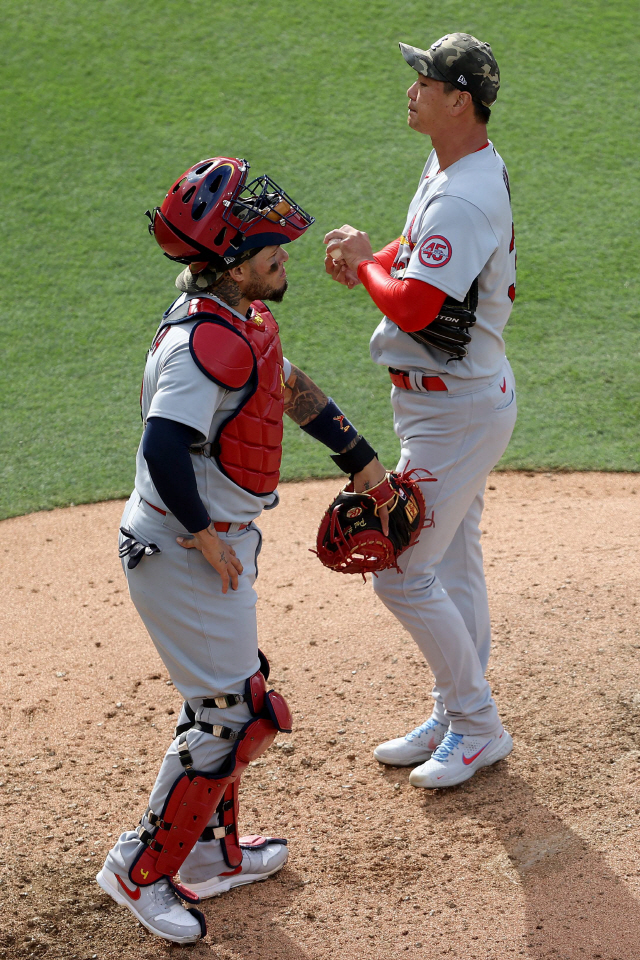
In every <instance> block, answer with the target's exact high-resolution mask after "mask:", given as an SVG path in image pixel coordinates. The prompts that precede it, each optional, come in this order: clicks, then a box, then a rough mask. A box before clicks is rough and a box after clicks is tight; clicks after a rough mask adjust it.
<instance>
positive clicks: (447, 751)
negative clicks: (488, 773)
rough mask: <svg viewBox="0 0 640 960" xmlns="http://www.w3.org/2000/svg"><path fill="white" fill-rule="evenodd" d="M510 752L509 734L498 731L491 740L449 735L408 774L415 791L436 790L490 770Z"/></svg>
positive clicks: (511, 743) (488, 738) (504, 731)
mask: <svg viewBox="0 0 640 960" xmlns="http://www.w3.org/2000/svg"><path fill="white" fill-rule="evenodd" d="M512 750H513V740H512V739H511V734H509V733H507V731H506V730H504V729H501V730H500V731H498V732H496V733H495V734H494V735H493V736H491V737H486V736H482V737H476V736H474V735H472V734H461V733H452V732H451V731H450V732H449V733H448V734H447V735H446V737H445V738H444V740H443V741H442V743H441V744H440V746H439V747H438V748H437V750H435V751H434V752H433V754H432V756H431V759H430V760H427V762H426V763H423V764H421V766H419V767H416V768H415V770H412V771H411V776H410V777H409V783H410V784H411V785H412V786H414V787H426V788H427V789H429V790H437V789H439V788H441V787H455V786H456V785H457V784H459V783H464V781H465V780H469V778H470V777H472V776H473V775H474V773H476V772H477V771H478V770H479V769H480V768H481V767H490V766H491V764H492V763H497V762H498V760H502V759H503V758H504V757H507V756H508V755H509V754H510V753H511V751H512Z"/></svg>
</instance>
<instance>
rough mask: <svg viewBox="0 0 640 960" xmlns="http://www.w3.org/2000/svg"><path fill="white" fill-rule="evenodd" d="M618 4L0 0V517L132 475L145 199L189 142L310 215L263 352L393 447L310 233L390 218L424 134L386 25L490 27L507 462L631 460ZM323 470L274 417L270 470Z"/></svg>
mask: <svg viewBox="0 0 640 960" xmlns="http://www.w3.org/2000/svg"><path fill="white" fill-rule="evenodd" d="M637 20H638V18H637V10H636V7H635V4H632V3H631V2H630V0H616V2H610V3H607V2H603V0H600V2H595V0H583V2H566V3H565V4H564V5H563V6H562V7H560V6H559V5H557V4H552V3H551V2H548V0H538V2H534V0H525V2H523V3H521V4H517V5H514V4H511V3H506V2H497V3H494V4H491V5H489V6H487V5H486V4H485V3H480V2H477V0H470V2H467V3H462V2H461V0H452V2H450V3H448V4H447V5H446V8H445V7H444V6H443V5H440V6H438V7H437V8H436V9H435V10H434V12H433V14H432V13H431V12H430V7H429V5H425V4H424V3H419V2H416V0H406V2H403V3H402V4H399V3H398V4H394V3H392V4H389V3H387V2H381V0H369V2H366V3H365V2H364V0H362V2H358V0H352V2H351V3H347V4H344V3H338V2H336V0H323V2H322V3H318V2H310V0H299V2H279V3H278V2H271V3H257V2H250V0H249V2H244V3H243V4H242V5H228V4H223V3H219V2H217V0H213V2H212V0H207V2H205V0H181V2H175V0H154V2H141V0H137V2H136V0H127V2H126V3H125V2H124V0H84V2H79V0H66V2H64V0H49V2H48V3H45V2H43V0H32V2H31V3H30V4H28V5H26V4H24V3H22V2H17V0H3V3H2V5H1V7H0V30H1V33H2V47H3V57H2V63H1V65H0V76H1V79H2V87H3V91H4V96H3V100H4V104H3V106H4V110H3V112H2V115H1V117H0V140H1V142H2V152H1V155H0V183H1V187H0V189H1V190H2V226H3V238H4V243H3V256H2V263H1V264H0V297H1V301H2V302H1V304H0V317H1V318H2V319H1V323H2V339H1V349H2V354H3V356H2V371H3V376H2V379H1V382H0V391H1V394H0V396H1V402H2V410H3V421H2V422H3V428H2V431H1V432H0V456H1V458H2V459H1V464H0V516H11V515H15V514H20V513H24V512H27V511H30V510H35V509H39V508H46V507H51V506H54V505H58V504H65V503H69V502H82V501H92V500H99V499H105V498H110V497H116V496H123V495H125V494H128V492H129V490H130V488H131V485H132V480H133V467H134V453H135V449H136V446H137V442H138V439H139V433H140V421H139V415H138V409H137V396H138V389H139V382H140V377H141V373H142V365H143V361H144V354H145V350H146V347H147V345H148V342H149V339H150V337H151V335H152V333H153V330H154V329H155V325H156V323H157V321H158V318H159V315H160V312H161V311H162V309H163V308H164V307H165V306H166V305H167V303H168V302H170V300H171V299H172V296H173V279H174V276H175V273H176V271H175V269H174V267H173V265H171V264H170V263H168V262H167V261H166V260H164V259H163V258H162V256H161V255H160V252H159V250H158V248H157V246H156V245H155V244H154V242H153V241H152V240H151V239H150V238H149V237H148V236H147V234H146V230H145V223H146V221H145V219H144V217H143V213H144V210H145V209H146V208H147V207H148V206H151V205H153V204H155V203H158V202H159V201H160V200H161V199H162V197H163V196H164V192H165V190H166V189H167V187H168V186H169V184H170V183H171V182H172V180H173V179H174V178H175V177H176V176H177V175H178V174H179V173H180V172H181V171H182V170H183V169H184V168H185V167H187V166H188V165H190V164H191V163H193V162H195V161H196V160H198V159H201V158H203V157H205V156H210V155H212V154H216V153H228V154H230V155H232V156H245V157H248V158H249V159H250V161H251V163H252V170H253V171H254V172H256V173H260V172H263V171H268V172H269V173H270V174H271V175H272V176H273V177H274V178H275V179H276V180H277V181H278V182H280V183H282V185H283V186H285V187H286V189H287V190H288V191H289V192H290V193H291V194H292V195H293V196H294V197H295V198H296V199H297V200H298V201H299V202H300V203H301V204H302V205H303V206H304V207H306V208H307V209H308V210H310V211H311V212H312V213H313V214H314V215H315V216H316V218H317V224H316V225H315V226H314V227H313V228H312V229H311V230H310V231H309V232H308V233H307V234H306V235H305V236H304V237H303V238H302V239H301V240H300V241H299V242H297V243H296V244H295V246H294V247H292V248H291V250H290V252H291V254H292V256H291V260H290V269H289V274H290V278H291V289H290V292H289V294H288V295H287V298H286V300H285V301H284V303H283V304H282V305H281V306H280V307H279V308H278V310H277V314H278V318H279V320H280V321H281V328H282V336H283V342H284V348H285V353H286V355H287V356H289V358H290V359H292V360H293V361H294V362H295V363H297V364H298V365H299V366H301V367H303V368H304V369H306V370H307V372H309V373H310V374H311V375H312V376H313V377H314V378H315V379H317V380H318V382H319V383H320V384H321V385H322V386H323V387H324V388H325V389H326V390H327V392H329V393H331V394H332V395H333V396H334V397H335V398H336V400H337V401H338V402H339V403H340V404H341V405H342V406H343V407H344V408H345V410H346V411H347V412H348V413H349V414H350V415H351V416H352V417H353V419H354V420H355V421H356V423H357V425H358V427H359V428H360V429H361V430H362V431H363V432H365V433H366V435H367V437H368V438H369V439H370V440H371V441H372V442H373V443H375V445H376V446H377V448H378V449H379V451H380V453H381V455H382V456H383V457H384V458H385V459H386V460H387V461H388V462H389V463H392V462H393V460H394V457H395V455H396V452H397V442H396V440H395V438H394V436H393V432H392V429H391V418H390V411H389V407H388V400H387V396H388V389H389V382H388V380H387V378H386V377H385V376H384V373H383V371H382V370H380V368H377V367H375V366H374V365H373V364H372V363H371V362H370V361H369V359H368V346H367V345H368V339H369V336H370V333H371V331H372V330H373V328H374V327H375V325H376V323H377V321H378V313H377V311H376V309H375V308H374V307H373V306H372V304H371V303H370V301H369V300H368V298H367V297H366V294H364V292H363V291H361V290H356V291H353V292H352V293H348V292H347V291H344V290H343V289H341V288H338V287H337V285H335V284H331V283H330V281H329V279H328V278H327V277H325V275H324V274H323V273H322V268H321V258H322V244H321V240H322V236H323V234H324V233H325V231H326V230H327V229H330V228H331V227H334V226H336V225H340V224H342V223H344V222H351V223H353V224H355V225H357V226H359V227H361V228H362V229H366V230H367V231H368V232H369V233H370V235H371V237H372V240H373V242H374V243H375V244H380V245H382V244H383V243H384V242H386V241H387V240H389V239H392V238H393V237H394V236H397V235H398V233H399V231H400V229H401V228H402V225H403V221H404V215H405V211H406V207H407V204H408V201H409V199H410V197H411V195H412V193H413V189H414V186H415V183H416V179H417V176H418V174H419V171H420V169H421V166H422V163H423V161H424V157H425V155H426V152H427V150H428V147H429V142H428V140H427V139H426V138H424V137H420V136H419V135H417V134H415V133H413V132H412V131H410V130H408V129H407V127H406V123H405V116H406V114H405V104H406V98H405V90H406V88H407V86H408V85H409V83H410V81H411V79H412V71H410V70H409V68H408V67H407V66H406V64H405V63H404V61H403V60H402V58H401V56H400V54H399V53H398V51H397V41H398V40H401V39H402V40H405V41H407V42H410V43H414V44H416V45H426V44H428V43H429V42H430V41H432V40H433V39H435V38H437V37H438V36H440V35H442V34H443V33H445V32H447V31H450V30H455V29H461V30H467V31H469V32H472V33H474V34H476V35H478V36H480V37H481V38H483V39H489V40H490V41H491V43H492V45H493V48H494V51H495V53H496V56H497V58H498V61H499V63H500V66H501V71H502V77H503V87H502V91H501V95H500V100H499V105H498V106H497V107H496V109H495V111H494V116H493V118H492V120H491V125H490V134H491V136H492V139H493V140H494V141H495V143H496V146H497V147H498V149H499V151H500V152H501V154H502V156H503V157H504V158H505V160H506V162H507V164H508V167H509V172H510V176H511V184H512V192H513V202H514V214H515V221H516V237H517V245H518V263H519V272H518V297H517V300H516V304H515V308H514V311H513V314H512V319H511V322H510V325H509V327H508V328H507V341H508V351H509V355H510V357H511V359H512V363H513V366H514V368H515V371H516V376H517V379H518V385H519V410H520V419H519V422H518V426H517V429H516V433H515V435H514V438H513V441H512V443H511V446H510V447H509V450H508V451H507V454H506V455H505V457H504V459H503V461H502V466H503V467H523V468H524V467H526V468H576V469H607V470H638V469H640V464H639V459H638V450H637V430H638V428H637V423H638V417H639V414H640V396H639V388H638V372H637V371H638V356H639V353H640V324H639V323H638V308H637V299H638V295H639V292H640V290H639V283H638V273H637V264H638V259H639V258H638V243H637V240H636V235H635V232H634V226H635V224H634V220H636V219H637V209H638V204H637V198H638V161H637V158H636V148H635V142H634V141H635V138H636V131H637V129H638V98H637V90H636V84H635V82H634V77H635V73H636V64H637V53H636V51H637V42H638V36H637ZM332 472H334V468H333V465H332V463H331V461H330V460H329V459H328V457H327V455H326V452H325V451H324V449H323V448H321V447H320V446H319V445H316V444H314V443H313V442H312V441H310V440H309V439H308V438H307V437H306V435H304V434H302V433H301V431H299V430H297V429H295V428H289V426H288V425H287V432H286V452H285V459H284V477H285V478H292V477H303V476H309V475H313V476H321V475H326V474H328V473H332Z"/></svg>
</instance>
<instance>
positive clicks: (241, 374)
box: [189, 320, 255, 390]
mask: <svg viewBox="0 0 640 960" xmlns="http://www.w3.org/2000/svg"><path fill="white" fill-rule="evenodd" d="M189 349H190V351H191V356H192V357H193V359H194V361H195V363H196V365H197V366H198V368H199V369H200V370H201V371H202V372H203V373H204V374H205V376H207V377H209V379H210V380H213V381H214V383H217V384H218V385H219V386H221V387H224V388H225V389H226V390H240V389H241V388H242V387H244V385H245V384H246V382H247V381H248V379H249V377H250V376H251V374H252V373H253V369H254V366H255V358H254V355H253V351H252V349H251V347H250V346H249V343H248V342H247V341H246V340H245V338H244V337H243V336H242V334H240V333H239V332H238V331H237V330H235V329H234V328H233V327H232V326H230V325H229V324H227V323H225V322H224V321H221V320H219V321H216V320H201V321H200V322H199V323H196V324H195V326H194V327H193V329H192V331H191V337H190V338H189Z"/></svg>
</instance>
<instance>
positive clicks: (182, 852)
mask: <svg viewBox="0 0 640 960" xmlns="http://www.w3.org/2000/svg"><path fill="white" fill-rule="evenodd" d="M256 678H259V679H256ZM246 689H247V694H250V695H251V699H250V700H247V701H246V702H247V703H248V705H249V709H250V711H251V713H252V714H253V719H251V720H249V721H248V723H246V724H245V725H244V727H242V728H241V729H240V730H239V731H235V730H231V729H230V728H228V727H222V726H216V725H212V724H206V723H202V722H200V721H198V722H197V723H195V724H194V726H195V727H196V729H201V730H204V731H205V732H207V733H211V734H212V735H213V736H220V737H223V738H225V739H229V740H233V741H234V745H233V747H232V749H231V751H230V753H229V755H228V757H227V758H226V760H225V762H224V763H223V765H222V767H221V769H220V770H218V771H217V772H216V773H215V774H209V773H206V772H202V771H197V770H194V769H193V763H192V758H191V755H190V753H189V749H188V745H187V743H186V737H187V733H186V731H185V732H184V733H182V734H181V735H180V737H179V740H180V741H182V743H181V744H180V745H179V747H178V751H179V756H180V761H181V763H182V765H183V766H184V768H185V772H184V773H183V774H181V776H179V777H178V779H177V780H176V781H175V783H174V784H173V786H172V787H171V790H170V791H169V794H168V796H167V798H166V800H165V802H164V804H163V807H162V811H161V813H160V814H159V815H157V814H155V813H153V811H148V812H147V819H148V820H149V822H150V823H151V824H152V825H153V827H154V831H153V834H151V833H149V831H147V830H146V829H144V828H139V830H138V835H139V837H140V839H141V840H142V841H143V843H144V846H143V847H142V849H141V851H140V853H139V854H138V855H137V857H136V858H135V860H134V862H133V864H132V865H131V868H130V870H129V879H130V880H131V882H132V883H134V884H137V885H138V886H141V887H144V886H149V885H150V884H152V883H155V881H156V880H159V879H160V877H163V876H168V877H172V876H173V875H174V874H175V873H177V871H178V870H179V869H180V867H181V865H182V864H183V863H184V861H185V860H186V858H187V856H188V855H189V853H190V852H191V850H192V849H193V847H194V845H195V843H196V842H197V840H198V839H199V838H200V837H201V836H202V835H203V833H204V831H205V828H206V826H207V824H208V822H209V820H210V819H211V817H212V815H213V813H214V811H215V810H218V814H219V826H218V827H214V828H212V830H211V832H212V836H211V837H207V839H219V840H220V841H221V847H222V852H223V856H224V858H225V861H226V862H227V864H228V865H229V866H231V867H236V866H238V865H239V864H240V863H241V861H242V851H241V849H240V846H239V836H238V827H237V821H238V786H239V781H240V777H241V776H242V773H243V772H244V770H245V769H246V767H247V765H248V764H249V763H250V762H251V761H252V760H255V759H256V758H257V757H259V756H261V754H263V753H264V752H265V751H266V750H268V748H269V747H270V746H271V744H272V743H273V741H274V740H275V737H276V734H277V733H278V731H282V732H285V733H290V732H291V714H290V712H289V708H288V706H287V702H286V700H285V699H284V697H283V696H282V695H281V694H278V693H276V692H275V691H274V690H270V691H268V692H267V691H266V688H265V678H264V675H263V674H262V673H261V672H258V673H257V674H254V675H253V677H249V679H248V680H247V688H246Z"/></svg>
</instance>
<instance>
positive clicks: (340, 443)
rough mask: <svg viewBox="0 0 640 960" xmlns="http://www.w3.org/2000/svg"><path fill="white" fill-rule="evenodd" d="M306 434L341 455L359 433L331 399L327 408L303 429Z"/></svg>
mask: <svg viewBox="0 0 640 960" xmlns="http://www.w3.org/2000/svg"><path fill="white" fill-rule="evenodd" d="M301 429H302V430H304V432H305V433H308V434H309V436H310V437H313V438H314V439H315V440H319V441H320V443H324V445H325V447H329V449H330V450H333V451H334V453H340V451H341V450H344V448H345V447H348V446H349V444H350V443H351V442H352V441H353V440H355V438H356V437H357V436H358V431H357V430H356V428H355V427H354V426H353V424H351V423H350V422H349V421H348V420H347V418H346V417H345V415H344V413H343V412H342V410H341V409H340V407H339V406H338V405H337V404H336V403H334V402H333V400H332V399H331V397H329V402H328V403H327V405H326V407H323V408H322V410H321V411H320V413H319V414H318V416H317V417H314V418H313V420H310V421H309V423H307V424H305V426H304V427H302V428H301Z"/></svg>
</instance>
